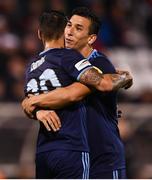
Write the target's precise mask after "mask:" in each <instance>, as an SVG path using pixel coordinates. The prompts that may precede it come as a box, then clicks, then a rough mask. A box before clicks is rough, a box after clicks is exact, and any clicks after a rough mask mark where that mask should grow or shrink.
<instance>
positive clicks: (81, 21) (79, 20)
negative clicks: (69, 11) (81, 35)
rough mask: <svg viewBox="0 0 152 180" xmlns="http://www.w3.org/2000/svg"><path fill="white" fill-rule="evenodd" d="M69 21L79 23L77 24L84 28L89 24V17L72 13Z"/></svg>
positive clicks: (74, 23) (73, 23)
mask: <svg viewBox="0 0 152 180" xmlns="http://www.w3.org/2000/svg"><path fill="white" fill-rule="evenodd" d="M69 22H70V23H72V25H79V26H83V27H85V28H88V27H89V26H90V24H91V22H90V20H89V19H87V18H85V17H82V16H79V15H73V16H72V17H71V18H70V20H69Z"/></svg>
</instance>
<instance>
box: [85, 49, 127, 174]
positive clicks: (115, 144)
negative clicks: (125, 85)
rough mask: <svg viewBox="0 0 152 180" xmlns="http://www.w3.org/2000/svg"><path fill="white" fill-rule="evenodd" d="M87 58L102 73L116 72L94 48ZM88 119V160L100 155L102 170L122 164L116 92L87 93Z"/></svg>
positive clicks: (93, 159)
mask: <svg viewBox="0 0 152 180" xmlns="http://www.w3.org/2000/svg"><path fill="white" fill-rule="evenodd" d="M88 59H89V61H90V63H91V64H92V65H93V66H96V67H97V68H99V69H100V70H101V71H102V72H103V73H104V74H106V73H115V68H114V66H113V65H112V63H111V62H110V61H109V60H108V59H107V57H106V56H105V55H103V54H101V53H100V52H97V51H96V50H94V51H93V52H92V54H91V55H90V57H89V58H88ZM87 122H88V132H89V138H88V139H89V146H90V158H91V163H92V162H95V161H96V160H97V159H99V157H100V163H99V164H100V166H101V167H100V168H101V171H102V170H103V171H104V170H110V169H118V168H123V167H125V160H124V147H123V144H122V142H121V139H120V135H119V130H118V121H117V92H110V93H101V92H99V91H96V92H94V93H92V94H91V95H90V96H88V97H87Z"/></svg>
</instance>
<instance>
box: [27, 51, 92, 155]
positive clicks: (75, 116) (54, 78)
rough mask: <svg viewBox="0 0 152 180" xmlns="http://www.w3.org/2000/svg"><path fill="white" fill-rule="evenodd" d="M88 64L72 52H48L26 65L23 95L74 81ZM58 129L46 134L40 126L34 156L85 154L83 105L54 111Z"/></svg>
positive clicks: (84, 111)
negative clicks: (57, 152) (56, 152)
mask: <svg viewBox="0 0 152 180" xmlns="http://www.w3.org/2000/svg"><path fill="white" fill-rule="evenodd" d="M91 67H92V66H91V64H90V63H89V62H88V60H86V59H84V57H83V56H82V55H80V54H79V53H78V52H77V51H75V50H72V49H64V48H63V49H49V50H47V51H44V52H42V53H40V55H39V56H38V57H37V58H36V59H35V60H33V61H31V62H30V63H29V65H28V68H27V71H26V85H25V94H29V93H32V94H40V93H45V92H48V91H51V90H53V89H55V88H57V87H64V86H67V85H70V84H71V83H72V82H73V81H76V80H77V78H78V77H79V76H80V74H81V73H83V71H85V70H87V69H88V68H91ZM56 112H57V114H58V116H59V117H60V119H61V123H62V127H61V129H60V131H58V132H52V131H50V132H48V131H47V130H46V128H45V127H44V125H43V124H42V123H40V131H39V135H38V143H37V152H38V153H39V152H44V151H49V150H54V149H64V150H67V149H68V150H77V151H88V142H87V136H86V109H85V106H84V103H83V102H79V103H76V104H74V105H72V106H68V107H66V108H64V109H62V110H57V111H56Z"/></svg>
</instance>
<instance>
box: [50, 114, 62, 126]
mask: <svg viewBox="0 0 152 180" xmlns="http://www.w3.org/2000/svg"><path fill="white" fill-rule="evenodd" d="M50 113H51V118H52V121H53V123H54V125H55V127H56V128H57V129H58V128H60V127H61V121H60V118H59V117H58V115H57V114H56V112H55V111H50Z"/></svg>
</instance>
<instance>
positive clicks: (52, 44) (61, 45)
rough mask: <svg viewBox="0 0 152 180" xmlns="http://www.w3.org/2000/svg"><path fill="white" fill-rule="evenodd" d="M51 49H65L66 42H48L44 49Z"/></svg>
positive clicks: (60, 40) (59, 40)
mask: <svg viewBox="0 0 152 180" xmlns="http://www.w3.org/2000/svg"><path fill="white" fill-rule="evenodd" d="M51 48H64V40H62V39H58V40H52V41H46V42H45V43H44V49H45V50H47V49H51Z"/></svg>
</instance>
